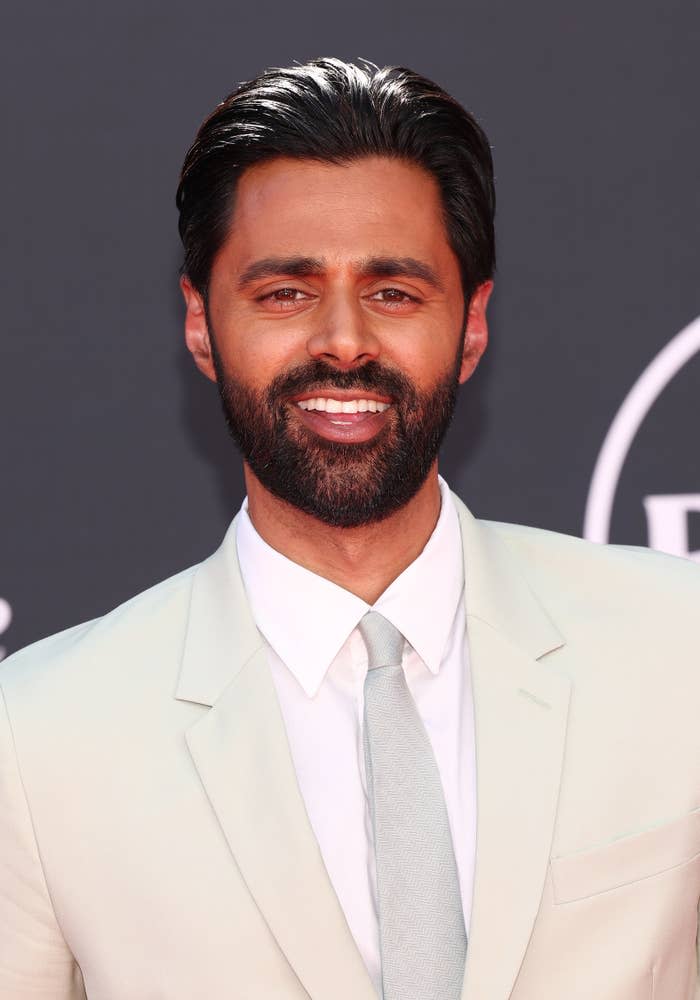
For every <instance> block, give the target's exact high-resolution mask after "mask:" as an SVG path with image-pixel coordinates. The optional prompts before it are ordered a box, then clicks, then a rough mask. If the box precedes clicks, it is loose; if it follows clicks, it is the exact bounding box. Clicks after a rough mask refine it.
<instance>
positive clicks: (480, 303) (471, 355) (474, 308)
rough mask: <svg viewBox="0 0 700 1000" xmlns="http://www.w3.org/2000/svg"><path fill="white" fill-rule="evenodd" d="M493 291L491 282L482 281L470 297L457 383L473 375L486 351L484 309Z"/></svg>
mask: <svg viewBox="0 0 700 1000" xmlns="http://www.w3.org/2000/svg"><path fill="white" fill-rule="evenodd" d="M492 291H493V281H484V282H483V284H481V285H478V286H477V289H476V291H475V292H474V294H473V295H472V297H471V301H470V303H469V309H468V311H467V325H466V330H465V336H464V353H463V354H462V367H461V368H460V370H459V381H460V382H466V381H467V379H468V378H470V376H471V375H473V373H474V369H475V368H476V366H477V365H478V363H479V360H480V358H481V355H482V354H483V353H484V351H485V350H486V344H487V343H488V339H489V329H488V324H487V322H486V307H487V305H488V304H489V298H490V297H491V292H492Z"/></svg>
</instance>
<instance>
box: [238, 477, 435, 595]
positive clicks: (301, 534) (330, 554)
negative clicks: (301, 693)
mask: <svg viewBox="0 0 700 1000" xmlns="http://www.w3.org/2000/svg"><path fill="white" fill-rule="evenodd" d="M244 471H245V481H246V489H247V492H248V515H249V517H250V519H251V521H252V522H253V526H254V527H255V530H256V531H257V532H258V534H259V535H260V536H261V537H262V538H263V539H264V540H265V541H266V542H267V544H268V545H271V546H272V548H273V549H276V550H277V551H278V552H281V553H282V555H285V556H286V557H287V558H288V559H291V560H292V561H293V562H295V563H299V565H300V566H304V567H305V568H306V569H309V570H311V572H312V573H317V574H318V575H319V576H323V577H325V578H326V579H327V580H331V581H332V582H333V583H337V584H338V585H339V586H340V587H343V588H345V590H349V591H350V592H351V593H353V594H356V595H357V597H360V598H362V600H363V601H366V602H367V603H368V604H374V602H375V601H376V600H377V598H378V597H379V596H380V595H381V594H382V593H383V592H384V591H385V590H386V588H387V587H388V586H389V584H390V583H391V582H392V581H393V580H395V579H396V577H397V576H399V574H400V573H402V572H403V570H404V569H405V568H406V567H407V566H408V565H409V564H410V563H412V562H413V560H414V559H416V558H417V557H418V556H419V555H420V553H421V552H422V550H423V548H424V547H425V544H426V542H427V541H428V539H429V538H430V536H431V534H432V533H433V530H434V528H435V525H436V524H437V519H438V517H439V515H440V486H439V483H438V479H437V462H436V463H435V464H434V465H433V467H432V469H431V470H430V473H429V474H428V477H427V479H426V481H425V482H424V483H423V485H422V486H421V488H420V489H419V491H418V493H416V495H415V496H414V497H413V499H411V500H410V501H409V502H408V503H407V504H406V505H405V506H404V507H402V508H401V510H398V511H396V512H395V513H393V514H390V515H389V517H387V518H385V519H384V520H382V521H379V522H378V523H376V524H367V525H363V526H361V527H359V528H334V527H331V526H330V525H328V524H324V523H323V522H322V521H319V520H318V519H317V518H315V517H312V516H311V515H310V514H305V513H304V512H303V511H300V510H297V509H296V508H295V507H292V506H291V504H288V503H285V501H283V500H280V499H278V498H277V497H275V496H273V495H272V494H271V493H270V492H269V491H268V490H266V489H265V487H264V486H263V485H262V484H261V482H260V480H259V479H258V478H257V477H256V476H255V474H254V473H253V472H252V471H251V469H250V468H249V467H248V465H245V466H244Z"/></svg>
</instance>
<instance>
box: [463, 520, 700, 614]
mask: <svg viewBox="0 0 700 1000" xmlns="http://www.w3.org/2000/svg"><path fill="white" fill-rule="evenodd" d="M481 523H482V524H483V525H484V526H485V527H486V528H487V529H488V530H490V531H493V532H494V533H495V534H496V535H497V536H498V538H499V539H500V540H501V541H502V542H503V543H504V544H505V545H506V546H507V547H508V549H509V550H510V551H511V552H512V553H513V554H514V555H515V556H516V557H517V559H518V561H519V563H520V564H521V566H523V568H524V570H525V572H526V575H528V577H530V578H531V579H532V581H533V583H534V585H535V588H536V589H540V588H541V587H544V588H545V589H546V590H548V591H551V590H552V589H553V588H554V589H557V590H558V591H559V592H560V593H562V592H563V593H568V594H569V595H571V594H576V593H578V594H580V595H581V596H582V597H583V596H586V597H587V598H588V599H590V600H591V601H593V602H594V603H595V602H597V601H602V602H605V603H606V604H608V605H610V604H614V605H617V606H622V605H628V606H634V605H637V604H640V605H648V604H649V602H654V601H658V602H659V604H658V606H660V607H665V608H667V609H670V608H672V607H673V606H674V605H676V606H678V607H679V608H683V607H694V608H695V609H697V606H698V605H697V602H698V600H700V566H699V565H698V564H697V563H696V562H694V561H693V560H691V559H683V558H680V557H678V556H672V555H668V554H667V553H664V552H657V551H655V550H653V549H649V548H644V547H643V546H636V545H612V544H601V543H599V542H591V541H588V540H586V539H583V538H578V537H576V536H574V535H567V534H563V533H562V532H557V531H548V530H546V529H543V528H533V527H529V526H526V525H521V524H507V523H505V522H501V521H482V522H481ZM562 588H563V590H562Z"/></svg>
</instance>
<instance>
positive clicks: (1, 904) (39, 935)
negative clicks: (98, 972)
mask: <svg viewBox="0 0 700 1000" xmlns="http://www.w3.org/2000/svg"><path fill="white" fill-rule="evenodd" d="M85 997H86V994H85V989H84V986H83V977H82V975H81V972H80V969H79V968H78V965H77V963H76V961H75V959H74V958H73V955H72V954H71V952H70V950H69V948H68V946H67V944H66V942H65V940H64V938H63V935H62V933H61V930H60V928H59V926H58V923H57V921H56V916H55V914H54V910H53V906H52V904H51V899H50V896H49V891H48V888H47V885H46V881H45V878H44V872H43V869H42V865H41V859H40V857H39V851H38V848H37V844H36V840H35V837H34V829H33V826H32V819H31V815H30V811H29V806H28V804H27V800H26V797H25V793H24V788H23V786H22V779H21V776H20V772H19V767H18V764H17V759H16V754H15V748H14V742H13V738H12V730H11V727H10V721H9V718H8V715H7V711H6V706H5V700H4V698H3V693H2V690H1V689H0V1000H85Z"/></svg>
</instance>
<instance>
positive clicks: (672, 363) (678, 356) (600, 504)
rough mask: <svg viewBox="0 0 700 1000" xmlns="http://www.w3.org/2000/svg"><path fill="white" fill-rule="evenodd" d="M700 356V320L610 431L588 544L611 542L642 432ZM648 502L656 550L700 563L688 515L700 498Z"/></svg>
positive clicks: (590, 503)
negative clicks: (627, 468)
mask: <svg viewBox="0 0 700 1000" xmlns="http://www.w3.org/2000/svg"><path fill="white" fill-rule="evenodd" d="M698 351H700V316H699V317H698V318H697V319H696V320H693V322H692V323H690V324H689V325H688V326H686V327H685V329H683V330H681V332H680V333H678V334H676V336H675V337H674V338H673V339H672V340H671V341H670V342H669V343H668V344H666V346H665V347H664V348H663V349H662V350H661V351H660V352H659V353H658V354H657V355H656V357H655V358H654V360H653V361H652V362H651V364H650V365H648V366H647V368H646V369H645V370H644V371H643V372H642V374H641V375H640V376H639V378H638V379H637V381H636V382H635V384H634V385H633V386H632V388H631V390H630V391H629V393H628V394H627V397H626V398H625V400H624V401H623V403H622V406H621V407H620V409H619V410H618V412H617V416H616V417H615V419H614V420H613V422H612V424H611V425H610V430H609V431H608V433H607V435H606V438H605V441H604V442H603V447H602V448H601V450H600V454H599V455H598V460H597V462H596V464H595V469H594V470H593V477H592V479H591V485H590V489H589V491H588V500H587V502H586V515H585V520H584V526H583V534H584V538H589V539H590V540H591V541H593V542H607V541H609V537H610V520H611V518H612V511H613V505H614V503H615V494H616V492H617V484H618V482H619V479H620V473H621V472H622V466H623V465H624V463H625V459H626V458H627V455H628V452H629V450H630V448H631V446H632V443H633V441H634V439H635V437H636V435H637V432H638V431H639V428H640V426H641V425H642V422H643V421H644V418H645V417H646V415H647V414H648V412H649V410H650V409H651V408H652V406H653V405H654V403H655V402H656V400H657V399H658V398H659V396H660V395H661V393H662V392H663V391H664V389H665V388H666V386H667V385H668V384H669V382H670V381H671V379H673V378H674V376H675V375H677V374H678V372H679V371H680V370H681V369H682V368H683V367H684V366H685V365H686V364H687V363H688V362H689V361H690V359H691V358H692V357H694V355H695V354H697V353H698ZM642 502H643V505H644V510H645V513H646V517H647V528H648V535H649V539H648V540H649V545H650V547H651V548H653V549H659V550H660V551H662V552H669V553H670V554H671V555H674V556H686V557H689V558H691V559H695V560H697V561H698V562H700V551H696V552H690V551H688V550H689V542H688V515H689V514H690V513H691V512H695V511H697V512H700V493H670V494H662V495H658V496H656V495H655V496H647V497H644V499H643V501H642Z"/></svg>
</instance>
